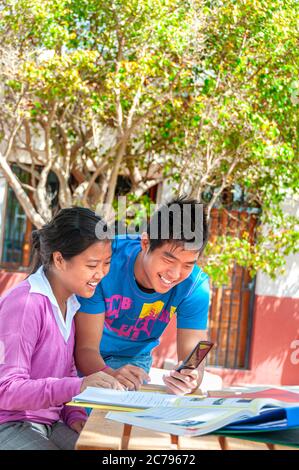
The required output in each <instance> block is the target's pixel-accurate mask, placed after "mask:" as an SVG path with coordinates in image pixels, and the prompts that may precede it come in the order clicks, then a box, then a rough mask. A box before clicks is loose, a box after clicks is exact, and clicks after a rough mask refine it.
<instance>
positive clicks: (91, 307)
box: [77, 284, 106, 314]
mask: <svg viewBox="0 0 299 470" xmlns="http://www.w3.org/2000/svg"><path fill="white" fill-rule="evenodd" d="M77 299H78V302H80V308H79V311H80V312H84V313H91V314H96V313H105V311H106V305H105V299H104V293H103V289H102V287H101V284H99V285H98V286H97V287H96V290H95V293H94V294H93V296H92V297H89V298H86V297H79V296H77Z"/></svg>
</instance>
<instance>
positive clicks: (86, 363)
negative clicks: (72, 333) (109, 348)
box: [75, 312, 149, 390]
mask: <svg viewBox="0 0 299 470" xmlns="http://www.w3.org/2000/svg"><path fill="white" fill-rule="evenodd" d="M104 319H105V315H104V314H93V315H88V314H86V313H82V312H79V313H77V314H76V316H75V321H76V349H75V357H76V365H77V367H78V369H79V371H80V372H81V373H82V374H84V375H90V374H93V373H95V372H99V371H100V370H101V369H103V367H105V362H104V360H103V358H102V356H101V355H100V352H99V346H100V342H101V338H102V334H103V328H104ZM115 353H116V355H117V351H115ZM105 372H106V374H109V375H112V376H113V377H114V378H116V379H117V380H118V381H119V382H120V383H121V384H122V385H124V386H125V387H127V388H128V389H129V390H134V389H135V390H138V389H139V387H140V386H141V384H142V383H143V382H144V381H148V380H149V376H148V375H147V374H146V372H145V371H144V370H143V369H141V368H140V367H136V366H133V365H131V364H126V365H124V366H123V367H120V368H119V369H111V368H110V367H109V368H107V369H105Z"/></svg>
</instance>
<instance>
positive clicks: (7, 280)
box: [0, 269, 28, 296]
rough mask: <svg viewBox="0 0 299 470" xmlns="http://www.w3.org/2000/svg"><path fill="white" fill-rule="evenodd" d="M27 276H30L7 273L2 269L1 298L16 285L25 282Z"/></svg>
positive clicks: (0, 281)
mask: <svg viewBox="0 0 299 470" xmlns="http://www.w3.org/2000/svg"><path fill="white" fill-rule="evenodd" d="M26 276H28V273H23V272H20V273H15V272H6V271H4V270H2V269H0V296H1V295H3V294H4V292H5V291H7V290H8V289H10V288H11V287H13V286H14V285H16V284H18V283H19V282H21V281H23V279H25V277H26Z"/></svg>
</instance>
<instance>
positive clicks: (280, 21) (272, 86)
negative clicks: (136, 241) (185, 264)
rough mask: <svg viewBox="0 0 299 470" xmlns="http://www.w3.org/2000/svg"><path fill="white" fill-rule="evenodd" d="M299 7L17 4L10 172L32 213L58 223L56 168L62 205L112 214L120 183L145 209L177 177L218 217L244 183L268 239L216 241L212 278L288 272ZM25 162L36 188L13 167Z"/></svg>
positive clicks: (260, 2)
mask: <svg viewBox="0 0 299 470" xmlns="http://www.w3.org/2000/svg"><path fill="white" fill-rule="evenodd" d="M298 8H299V7H298V2H296V1H295V0H291V1H288V2H281V1H279V0H270V1H265V0H255V1H253V0H242V1H236V0H221V1H220V0H213V1H207V0H206V1H203V2H202V1H201V2H199V1H197V0H188V1H185V2H179V1H176V0H171V1H170V0H139V1H136V0H131V1H128V0H112V1H111V2H108V3H107V2H103V1H100V0H76V1H75V0H46V1H45V2H44V3H43V9H41V8H40V2H38V1H37V0H31V1H30V2H29V0H20V1H18V2H15V1H12V0H6V1H5V2H4V3H3V6H2V9H1V12H0V15H1V18H0V39H1V38H4V37H5V48H4V47H3V46H2V48H1V50H0V53H1V70H0V73H1V78H2V83H3V90H2V106H1V109H0V125H1V129H2V132H1V133H2V138H3V140H2V147H1V148H2V156H0V168H1V170H2V172H3V173H4V175H5V176H6V178H7V180H8V182H9V184H10V185H11V186H12V187H13V189H14V191H15V193H16V195H17V197H18V199H19V201H20V203H21V205H22V207H23V208H24V210H25V212H26V214H27V215H28V217H30V219H31V220H32V221H33V223H34V224H35V225H37V226H40V225H42V223H43V222H44V221H45V220H47V219H48V218H50V216H51V208H50V206H51V205H50V200H51V197H52V196H51V194H50V193H49V190H48V186H47V180H48V175H49V173H50V171H51V172H54V173H55V174H56V176H57V178H58V180H59V194H58V197H59V205H60V207H65V206H68V205H70V204H73V203H75V204H81V205H82V204H83V205H86V206H92V207H96V205H97V204H98V203H102V202H106V203H109V204H111V203H112V202H113V200H114V198H115V190H116V185H117V179H118V176H119V175H120V174H122V175H125V176H126V177H127V178H128V180H129V182H130V189H129V190H128V194H129V195H130V196H131V198H133V199H134V200H138V198H140V197H142V196H143V195H144V194H145V193H146V191H147V190H148V189H149V188H150V187H151V186H153V185H155V184H156V183H157V182H160V181H163V179H165V178H169V179H171V180H172V181H173V182H174V184H175V186H176V189H177V191H178V192H186V191H189V192H190V193H191V194H192V195H195V196H196V197H198V198H203V199H205V197H206V196H208V202H209V211H210V210H211V208H212V207H213V206H214V205H215V204H218V205H219V204H221V202H220V201H221V195H222V194H223V192H224V191H227V190H228V189H230V190H234V188H236V187H240V188H242V189H243V191H245V194H246V203H247V204H248V205H251V206H252V205H253V206H256V207H258V208H260V210H261V222H262V224H261V225H262V226H263V227H264V229H263V230H264V231H261V230H260V231H258V233H257V240H256V243H255V245H252V244H251V243H249V241H248V238H246V234H244V237H243V239H241V240H239V239H229V238H227V237H225V238H223V239H219V241H218V243H217V244H214V245H213V246H210V247H209V249H208V253H209V256H210V258H209V259H210V263H209V266H208V267H207V269H210V273H211V275H212V276H213V277H214V278H217V277H218V278H219V279H220V278H221V279H223V275H226V274H227V273H228V270H229V268H230V266H231V264H232V262H233V261H234V260H237V261H238V263H240V264H243V265H246V266H247V267H249V269H250V270H251V272H252V274H254V273H255V272H256V270H257V269H262V270H264V271H266V272H268V273H269V274H271V275H272V274H274V273H275V272H277V271H276V270H277V268H280V267H281V266H282V265H283V260H284V256H285V255H286V254H288V253H290V252H294V251H296V250H298V234H297V233H296V223H297V219H295V218H294V217H291V216H289V215H286V214H285V213H284V211H283V210H282V206H281V205H282V202H283V201H284V199H285V198H286V196H290V197H293V195H294V194H295V193H296V191H297V190H298V179H299V175H298V171H299V170H298V168H299V166H298V148H299V146H298V143H299V140H298V135H299V134H298V130H299V127H298V125H299V121H298V102H299V99H298V96H299V92H298V90H299V86H298V82H297V81H296V79H295V80H294V78H296V77H298V71H299V70H298V68H299V60H298V59H299V57H298V54H299V53H298V47H297V43H298V27H297V18H298ZM0 43H1V44H4V41H0ZM17 152H18V153H17ZM20 152H22V153H23V154H24V155H25V157H26V159H25V163H24V162H23V163H22V162H21V163H20V162H19V161H18V163H19V164H20V165H21V166H22V168H24V169H25V170H26V171H27V172H29V174H30V177H31V183H30V185H27V186H25V185H24V184H23V185H22V184H21V183H20V182H19V181H18V179H17V178H16V176H15V175H14V173H13V171H12V170H11V166H10V165H11V162H12V156H13V155H16V154H18V155H20ZM28 193H29V194H31V197H30V199H28V196H27V194H28ZM265 226H266V227H267V229H265ZM265 230H266V231H265ZM269 243H270V245H269ZM269 247H270V248H269ZM223 266H225V269H224V268H223Z"/></svg>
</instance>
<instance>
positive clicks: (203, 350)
mask: <svg viewBox="0 0 299 470" xmlns="http://www.w3.org/2000/svg"><path fill="white" fill-rule="evenodd" d="M213 346H214V343H211V342H210V341H199V343H198V344H197V345H196V346H195V348H194V349H193V351H191V353H190V354H189V356H187V357H186V359H185V360H184V362H183V363H182V364H180V365H179V367H178V368H177V369H176V371H177V372H179V371H180V370H182V369H196V368H197V367H198V366H199V364H200V363H201V362H202V361H203V360H204V358H205V357H206V355H207V354H208V352H209V351H210V350H211V349H212V347H213Z"/></svg>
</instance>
